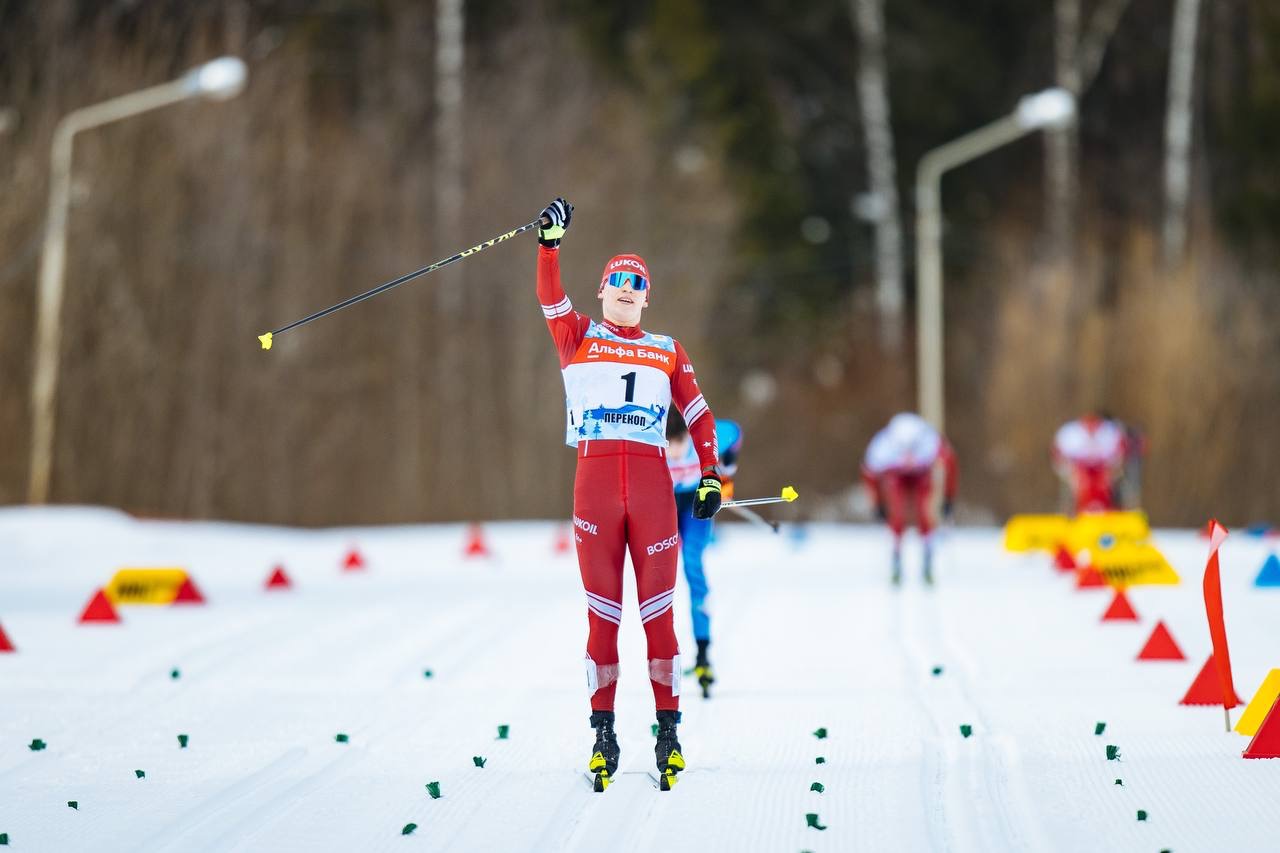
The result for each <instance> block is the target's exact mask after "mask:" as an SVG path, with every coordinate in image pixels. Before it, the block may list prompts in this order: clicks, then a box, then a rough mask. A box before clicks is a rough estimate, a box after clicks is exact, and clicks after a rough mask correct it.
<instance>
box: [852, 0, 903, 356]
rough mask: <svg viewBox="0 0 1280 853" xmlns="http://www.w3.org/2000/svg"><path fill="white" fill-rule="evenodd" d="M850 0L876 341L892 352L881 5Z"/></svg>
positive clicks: (897, 271) (894, 271) (895, 299)
mask: <svg viewBox="0 0 1280 853" xmlns="http://www.w3.org/2000/svg"><path fill="white" fill-rule="evenodd" d="M850 4H851V6H852V8H851V10H850V11H851V12H852V14H853V19H854V22H855V24H856V27H857V31H858V47H859V50H858V55H859V63H858V100H859V103H860V105H861V107H862V130H863V134H864V135H865V139H866V146H867V172H868V179H869V183H870V186H871V195H872V198H873V199H874V202H873V205H872V213H873V215H874V222H875V243H876V250H875V256H876V307H877V309H878V311H879V314H880V334H881V344H882V346H884V348H885V349H887V350H890V351H896V350H897V349H898V348H899V347H900V346H901V345H902V303H903V298H902V221H901V218H900V214H899V210H898V182H897V167H896V164H895V162H894V156H893V127H892V125H891V123H890V117H889V84H888V74H887V72H886V68H885V58H884V42H885V35H884V7H883V0H850Z"/></svg>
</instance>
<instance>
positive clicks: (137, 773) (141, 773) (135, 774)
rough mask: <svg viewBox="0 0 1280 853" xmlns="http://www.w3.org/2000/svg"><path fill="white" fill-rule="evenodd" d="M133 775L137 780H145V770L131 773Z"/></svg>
mask: <svg viewBox="0 0 1280 853" xmlns="http://www.w3.org/2000/svg"><path fill="white" fill-rule="evenodd" d="M133 775H134V776H137V777H138V778H139V779H145V778H147V771H145V770H135V771H133Z"/></svg>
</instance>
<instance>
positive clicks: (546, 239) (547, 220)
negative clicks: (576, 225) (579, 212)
mask: <svg viewBox="0 0 1280 853" xmlns="http://www.w3.org/2000/svg"><path fill="white" fill-rule="evenodd" d="M539 219H540V220H541V221H542V225H541V226H540V227H539V228H538V242H539V243H541V244H542V245H544V246H546V247H547V248H549V249H554V248H556V247H557V246H559V245H560V238H561V237H563V236H564V232H566V231H568V230H569V222H570V220H572V219H573V205H571V204H569V202H567V201H565V200H564V199H562V198H558V199H556V200H555V201H553V202H551V204H549V205H547V206H546V207H545V208H543V210H542V214H541V215H540V216H539Z"/></svg>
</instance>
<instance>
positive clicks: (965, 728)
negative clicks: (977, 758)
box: [960, 723, 973, 737]
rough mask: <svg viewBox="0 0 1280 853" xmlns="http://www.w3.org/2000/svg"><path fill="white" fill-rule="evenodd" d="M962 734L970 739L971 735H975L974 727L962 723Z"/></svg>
mask: <svg viewBox="0 0 1280 853" xmlns="http://www.w3.org/2000/svg"><path fill="white" fill-rule="evenodd" d="M960 734H962V735H964V736H965V737H968V736H969V735H971V734H973V726H971V725H969V724H968V723H962V724H961V726H960Z"/></svg>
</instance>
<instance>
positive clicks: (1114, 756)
mask: <svg viewBox="0 0 1280 853" xmlns="http://www.w3.org/2000/svg"><path fill="white" fill-rule="evenodd" d="M1119 760H1120V747H1118V746H1116V745H1115V744H1111V743H1109V744H1107V761H1119Z"/></svg>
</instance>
